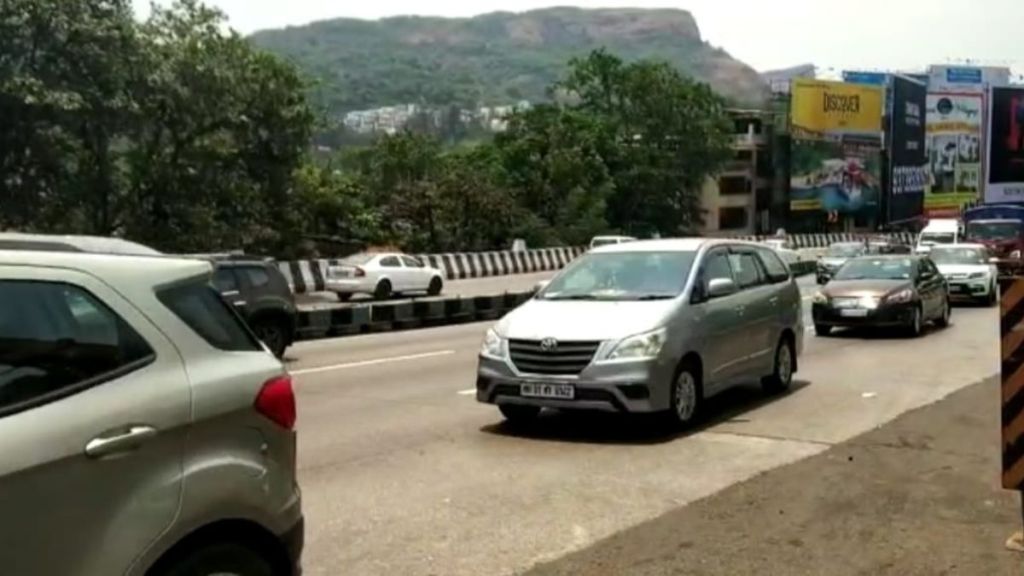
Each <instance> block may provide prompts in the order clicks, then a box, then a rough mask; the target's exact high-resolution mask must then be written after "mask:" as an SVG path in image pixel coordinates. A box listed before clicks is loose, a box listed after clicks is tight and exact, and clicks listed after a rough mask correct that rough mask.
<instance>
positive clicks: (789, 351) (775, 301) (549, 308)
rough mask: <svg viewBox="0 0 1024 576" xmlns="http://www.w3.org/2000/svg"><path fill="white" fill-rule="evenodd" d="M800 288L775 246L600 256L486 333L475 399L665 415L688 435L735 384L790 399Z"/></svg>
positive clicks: (687, 247)
mask: <svg viewBox="0 0 1024 576" xmlns="http://www.w3.org/2000/svg"><path fill="white" fill-rule="evenodd" d="M803 335H804V327H803V314H802V313H801V296H800V290H799V288H798V287H797V284H796V281H795V279H794V277H793V275H792V273H791V272H790V270H789V268H788V267H787V266H786V264H785V263H783V261H782V260H781V259H780V258H779V257H778V255H777V254H776V253H775V252H774V250H772V249H771V248H770V247H768V246H764V245H760V244H754V243H748V242H742V241H731V240H715V239H706V238H691V239H673V240H650V241H641V242H631V243H627V244H616V245H612V246H606V247H602V248H597V249H595V250H592V251H590V252H588V253H587V254H585V255H583V256H581V257H580V258H579V259H577V260H576V261H574V262H573V263H572V264H570V265H569V266H568V267H567V268H566V269H564V270H563V271H562V272H561V273H560V274H558V275H557V276H556V277H555V278H554V279H553V280H552V281H551V282H550V283H549V284H547V285H546V286H543V287H541V288H540V289H539V290H538V292H537V294H536V296H535V297H534V298H533V299H532V300H530V301H528V302H527V303H525V304H523V305H522V306H520V307H519V308H517V309H516V310H514V311H512V312H511V313H509V314H508V315H506V316H505V317H504V318H503V319H502V320H501V321H499V322H498V323H497V324H496V325H495V326H494V327H493V328H492V329H490V330H488V331H487V334H486V336H485V337H484V342H483V346H482V348H481V350H480V358H479V368H478V371H477V385H476V386H477V399H478V400H479V401H481V402H485V403H490V404H497V405H498V408H499V409H500V410H501V412H502V414H503V415H504V416H505V417H506V418H507V419H509V420H512V421H517V420H529V419H531V418H535V417H536V416H537V415H538V414H539V413H540V412H541V409H543V408H556V409H579V410H600V411H613V412H638V413H664V414H666V415H668V416H669V417H670V419H671V420H672V422H673V423H674V424H677V425H680V426H685V425H687V424H689V423H690V422H692V421H693V420H694V418H695V417H696V416H697V415H698V414H699V412H700V408H701V405H702V403H703V401H704V400H705V399H706V398H708V397H710V396H712V395H714V394H717V393H719V392H722V391H723V390H725V389H727V388H729V387H732V386H734V385H737V384H744V383H750V382H756V381H758V380H759V381H760V382H761V383H762V385H763V386H764V388H765V389H766V390H767V391H769V392H780V391H784V390H786V389H788V388H789V386H790V384H791V382H792V379H793V374H794V373H795V372H796V369H797V358H798V356H799V355H800V353H801V351H802V348H803Z"/></svg>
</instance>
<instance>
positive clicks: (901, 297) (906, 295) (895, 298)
mask: <svg viewBox="0 0 1024 576" xmlns="http://www.w3.org/2000/svg"><path fill="white" fill-rule="evenodd" d="M913 299H914V291H913V290H911V289H910V288H904V289H903V290H900V291H899V292H895V293H893V294H889V295H888V296H886V297H885V301H886V302H888V303H890V304H904V303H906V302H910V301H911V300H913Z"/></svg>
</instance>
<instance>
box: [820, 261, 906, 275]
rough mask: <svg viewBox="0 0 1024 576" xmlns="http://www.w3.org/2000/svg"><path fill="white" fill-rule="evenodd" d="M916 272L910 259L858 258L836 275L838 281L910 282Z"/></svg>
mask: <svg viewBox="0 0 1024 576" xmlns="http://www.w3.org/2000/svg"><path fill="white" fill-rule="evenodd" d="M913 272H914V261H913V260H911V259H910V258H858V259H856V260H851V261H849V262H847V263H846V265H845V266H843V267H842V268H841V269H840V270H839V272H838V273H836V277H835V279H836V280H909V279H910V277H911V275H912V274H913Z"/></svg>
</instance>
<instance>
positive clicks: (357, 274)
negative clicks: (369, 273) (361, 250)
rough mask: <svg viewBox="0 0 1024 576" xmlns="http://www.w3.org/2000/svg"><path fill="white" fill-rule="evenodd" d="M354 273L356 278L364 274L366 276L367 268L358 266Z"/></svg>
mask: <svg viewBox="0 0 1024 576" xmlns="http://www.w3.org/2000/svg"><path fill="white" fill-rule="evenodd" d="M353 274H354V275H355V277H356V278H362V277H363V276H366V270H363V269H362V268H356V270H355V272H353Z"/></svg>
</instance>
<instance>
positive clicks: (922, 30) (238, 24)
mask: <svg viewBox="0 0 1024 576" xmlns="http://www.w3.org/2000/svg"><path fill="white" fill-rule="evenodd" d="M169 1H170V0H156V2H157V3H160V4H164V3H168V2H169ZM205 1H206V3H207V4H209V5H214V6H217V7H219V8H220V9H221V10H222V11H223V12H225V13H226V14H227V15H228V18H229V21H230V24H231V26H232V27H233V28H235V29H237V30H239V31H241V32H243V33H249V32H253V31H256V30H261V29H266V28H281V27H285V26H289V25H300V24H305V23H308V22H312V21H315V20H325V19H329V18H338V17H349V18H363V19H377V18H382V17H387V16H398V15H425V16H447V17H466V16H473V15H476V14H482V13H486V12H494V11H497V10H503V11H510V12H521V11H525V10H532V9H535V8H544V7H550V6H553V5H566V4H572V5H575V6H579V7H582V8H614V7H623V6H628V7H637V8H640V7H646V8H681V9H684V10H689V11H690V12H691V13H693V15H694V17H695V18H696V20H697V25H698V26H699V27H700V29H701V33H702V35H703V37H704V39H705V40H706V41H708V42H710V43H711V44H713V45H715V46H718V47H721V48H724V49H725V50H726V51H727V52H729V53H730V54H732V55H733V56H734V57H736V58H738V59H740V60H742V61H744V62H746V63H747V64H749V65H751V66H753V67H754V68H755V69H757V70H761V71H764V70H769V69H773V68H784V67H788V66H793V65H797V64H804V63H808V62H810V63H814V64H816V65H818V66H819V67H822V68H824V69H826V72H827V71H828V70H829V69H832V70H833V71H834V72H838V71H840V70H844V69H865V70H897V69H899V70H923V69H924V68H925V67H926V66H927V65H928V64H943V63H967V62H973V63H976V64H979V65H991V66H1011V67H1012V68H1014V70H1015V72H1016V73H1018V74H1021V73H1024V44H1022V43H1021V38H1022V37H1024V0H973V1H968V0H674V1H672V0H661V1H658V0H648V1H644V0H633V1H630V0H618V1H615V0H612V1H605V0H576V1H575V2H572V1H571V0H569V1H563V2H557V1H555V2H552V1H551V0H549V1H547V2H545V1H542V0H435V1H433V2H424V1H423V0H417V1H413V0H373V1H370V2H359V1H355V0H205ZM133 2H135V4H136V10H137V13H138V14H139V15H140V16H144V15H145V14H146V13H148V6H149V4H150V0H133Z"/></svg>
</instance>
